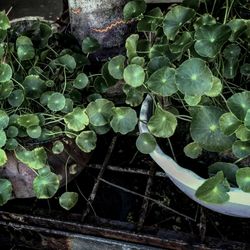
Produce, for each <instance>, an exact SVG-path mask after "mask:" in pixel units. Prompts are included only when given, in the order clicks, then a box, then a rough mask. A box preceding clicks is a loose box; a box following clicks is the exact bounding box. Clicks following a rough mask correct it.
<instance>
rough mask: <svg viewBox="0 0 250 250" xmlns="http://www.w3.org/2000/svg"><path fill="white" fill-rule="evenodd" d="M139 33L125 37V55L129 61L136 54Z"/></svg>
mask: <svg viewBox="0 0 250 250" xmlns="http://www.w3.org/2000/svg"><path fill="white" fill-rule="evenodd" d="M138 40H139V35H138V34H132V35H130V36H129V37H128V38H127V39H126V44H125V47H126V50H127V57H128V59H129V61H131V59H132V58H134V57H136V56H137V45H138Z"/></svg>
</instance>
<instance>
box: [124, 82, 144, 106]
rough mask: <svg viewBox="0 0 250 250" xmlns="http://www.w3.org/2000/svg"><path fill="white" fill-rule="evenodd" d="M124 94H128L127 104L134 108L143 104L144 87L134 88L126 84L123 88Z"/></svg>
mask: <svg viewBox="0 0 250 250" xmlns="http://www.w3.org/2000/svg"><path fill="white" fill-rule="evenodd" d="M123 92H124V93H125V94H126V103H127V104H129V105H130V106H132V107H136V106H139V105H140V104H141V103H142V101H143V98H144V93H145V90H144V88H143V87H142V86H141V87H138V88H133V87H131V86H129V85H127V84H125V85H124V86H123Z"/></svg>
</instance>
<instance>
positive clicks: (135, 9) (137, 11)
mask: <svg viewBox="0 0 250 250" xmlns="http://www.w3.org/2000/svg"><path fill="white" fill-rule="evenodd" d="M145 11H146V3H145V2H144V1H129V2H128V3H127V4H126V5H125V6H124V8H123V16H124V18H125V20H129V19H132V18H135V17H138V16H140V15H141V14H143V13H144V12H145Z"/></svg>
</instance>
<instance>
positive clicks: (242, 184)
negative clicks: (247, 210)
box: [236, 167, 250, 193]
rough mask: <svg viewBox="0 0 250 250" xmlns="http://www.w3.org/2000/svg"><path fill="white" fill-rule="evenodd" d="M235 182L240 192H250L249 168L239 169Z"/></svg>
mask: <svg viewBox="0 0 250 250" xmlns="http://www.w3.org/2000/svg"><path fill="white" fill-rule="evenodd" d="M236 182H237V184H238V186H239V188H240V189H241V190H243V191H244V192H248V193H249V192H250V168H249V167H246V168H240V169H239V170H238V171H237V173H236Z"/></svg>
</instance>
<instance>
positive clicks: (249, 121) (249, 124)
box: [244, 109, 250, 129]
mask: <svg viewBox="0 0 250 250" xmlns="http://www.w3.org/2000/svg"><path fill="white" fill-rule="evenodd" d="M244 125H245V126H246V127H247V128H248V129H250V109H248V110H247V113H246V116H245V119H244Z"/></svg>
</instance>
